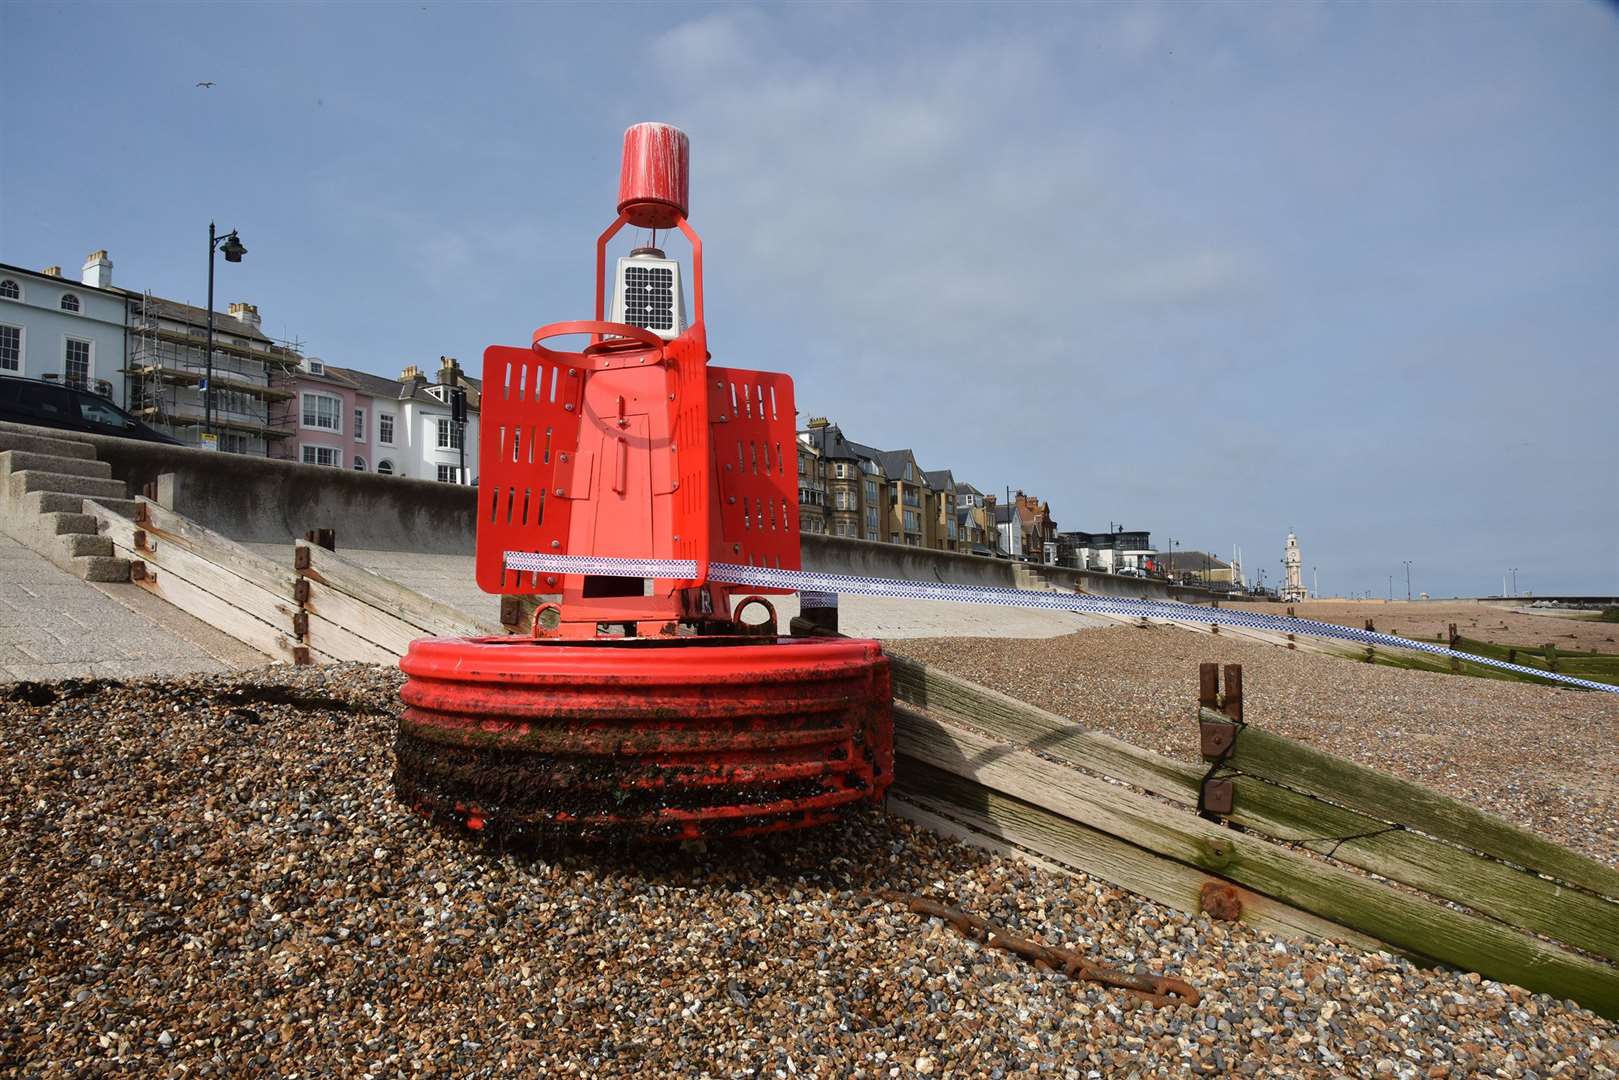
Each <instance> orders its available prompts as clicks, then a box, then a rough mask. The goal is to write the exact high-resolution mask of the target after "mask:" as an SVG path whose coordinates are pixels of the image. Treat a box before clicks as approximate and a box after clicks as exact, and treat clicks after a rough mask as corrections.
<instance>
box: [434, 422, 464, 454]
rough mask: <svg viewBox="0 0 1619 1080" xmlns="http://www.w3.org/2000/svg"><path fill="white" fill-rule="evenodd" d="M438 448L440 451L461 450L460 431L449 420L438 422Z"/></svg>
mask: <svg viewBox="0 0 1619 1080" xmlns="http://www.w3.org/2000/svg"><path fill="white" fill-rule="evenodd" d="M438 448H439V449H440V450H459V449H461V429H460V428H459V427H457V426H456V425H455V424H454V423H452V422H451V421H449V420H440V421H439V422H438Z"/></svg>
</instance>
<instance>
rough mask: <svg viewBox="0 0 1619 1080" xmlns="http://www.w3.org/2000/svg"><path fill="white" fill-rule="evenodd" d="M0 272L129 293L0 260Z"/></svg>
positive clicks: (110, 291)
mask: <svg viewBox="0 0 1619 1080" xmlns="http://www.w3.org/2000/svg"><path fill="white" fill-rule="evenodd" d="M0 273H6V274H26V275H27V276H28V277H31V278H33V279H34V280H35V281H53V282H56V283H57V284H60V285H64V286H67V287H68V288H73V289H88V290H89V291H91V292H98V293H106V294H107V295H108V296H117V297H124V296H128V295H129V290H128V289H119V288H111V289H103V288H102V287H101V286H100V285H86V284H85V283H84V282H82V281H78V280H76V279H74V278H70V277H56V276H55V275H52V274H42V273H40V272H39V271H38V270H30V269H28V267H26V266H17V265H15V264H13V263H5V262H0Z"/></svg>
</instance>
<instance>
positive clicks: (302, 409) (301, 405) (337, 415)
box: [298, 390, 343, 435]
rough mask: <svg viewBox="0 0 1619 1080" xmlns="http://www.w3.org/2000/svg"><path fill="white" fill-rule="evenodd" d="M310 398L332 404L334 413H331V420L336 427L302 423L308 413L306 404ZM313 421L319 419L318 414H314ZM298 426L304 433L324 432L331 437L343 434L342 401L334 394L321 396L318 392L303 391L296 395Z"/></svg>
mask: <svg viewBox="0 0 1619 1080" xmlns="http://www.w3.org/2000/svg"><path fill="white" fill-rule="evenodd" d="M310 398H324V399H326V400H327V401H330V402H333V403H334V404H333V410H334V411H333V414H332V417H333V420H334V421H335V425H336V426H334V427H325V426H324V425H321V424H307V423H305V422H304V417H305V416H306V415H308V412H309V410H308V404H309V399H310ZM315 419H317V420H318V419H320V414H319V413H318V412H317V413H316V414H315ZM298 426H299V427H300V428H302V429H303V430H305V431H325V432H328V433H330V434H332V435H342V434H343V399H342V398H340V397H338V396H337V395H336V394H322V393H319V392H318V391H314V390H304V391H302V392H301V393H300V394H299V395H298Z"/></svg>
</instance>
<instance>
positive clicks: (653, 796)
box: [394, 124, 894, 840]
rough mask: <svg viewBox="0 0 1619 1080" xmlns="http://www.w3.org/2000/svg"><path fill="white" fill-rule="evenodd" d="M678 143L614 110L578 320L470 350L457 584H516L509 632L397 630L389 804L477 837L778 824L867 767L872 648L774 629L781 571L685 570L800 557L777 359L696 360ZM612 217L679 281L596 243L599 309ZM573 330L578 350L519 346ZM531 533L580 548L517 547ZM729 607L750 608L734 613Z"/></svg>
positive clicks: (671, 132) (877, 678) (878, 779)
mask: <svg viewBox="0 0 1619 1080" xmlns="http://www.w3.org/2000/svg"><path fill="white" fill-rule="evenodd" d="M688 155H689V151H688V143H687V140H686V136H685V134H684V133H683V132H681V131H680V130H679V129H678V128H674V127H671V126H669V125H668V124H637V125H636V126H634V127H632V128H630V129H629V131H628V132H626V133H625V137H624V169H623V173H622V174H621V176H620V187H619V216H618V220H616V221H614V222H613V224H612V225H611V226H609V227H608V228H607V230H606V231H605V232H603V233H602V234H601V235H600V236H598V237H597V239H596V310H595V318H594V319H589V320H576V321H571V322H561V323H551V324H548V325H546V326H542V327H540V328H539V329H538V330H536V331H535V332H534V335H533V338H532V341H531V343H530V344H528V345H520V346H501V345H494V346H490V347H489V348H488V349H487V350H485V352H484V367H483V377H484V388H485V389H484V393H483V395H482V398H481V404H480V409H481V414H480V423H481V425H482V431H483V436H482V438H481V440H480V448H479V458H478V461H479V488H478V493H477V494H478V500H477V515H478V551H477V578H478V584H479V586H480V587H481V588H483V590H484V591H485V592H489V593H494V594H499V595H500V596H501V597H502V598H503V600H506V599H509V600H513V601H519V604H518V606H519V608H521V607H522V603H523V602H528V603H532V604H533V605H535V606H534V607H533V609H532V611H533V614H532V617H530V618H526V619H520V620H519V621H520V623H521V627H520V628H519V634H518V635H514V636H512V637H506V638H465V639H462V638H422V639H420V640H417V641H414V642H412V643H411V645H410V651H409V652H408V654H407V655H406V656H405V658H404V659H403V660H402V661H401V663H400V667H401V668H402V669H403V670H404V672H405V675H406V677H407V678H406V682H405V685H404V688H403V689H402V690H401V691H400V696H401V697H402V698H403V699H404V701H405V706H406V708H405V712H404V715H403V717H402V718H401V719H400V722H399V731H398V737H397V742H396V744H395V747H396V756H397V767H396V769H395V772H394V786H395V790H396V791H397V792H398V793H399V796H400V797H401V798H402V799H403V800H404V801H405V802H407V803H408V804H409V805H411V806H413V807H415V808H417V809H419V810H422V811H424V812H425V813H427V814H428V815H429V816H430V817H435V818H448V819H451V820H455V821H459V822H460V823H462V824H463V825H465V826H466V827H467V828H470V829H474V830H478V831H480V832H481V833H482V834H483V835H484V836H494V837H497V838H505V837H510V836H524V835H538V836H551V837H562V838H573V837H581V836H583V837H601V836H614V835H616V836H635V837H641V838H661V839H670V840H688V839H696V838H699V837H707V836H715V835H725V836H737V835H748V834H752V833H761V832H773V831H776V830H780V829H795V828H803V827H806V826H813V825H819V824H822V823H825V822H827V821H830V820H832V819H833V818H834V817H835V816H836V815H837V814H838V813H839V812H840V811H844V810H847V809H849V808H852V807H855V806H857V805H859V804H869V803H874V802H878V801H880V800H881V799H882V796H883V793H884V792H885V791H886V790H887V788H888V785H889V781H890V779H891V774H892V770H893V753H894V752H893V715H892V713H893V695H892V690H891V687H890V683H889V666H888V660H887V659H886V658H885V657H884V656H883V651H882V646H881V645H880V644H879V643H877V642H875V641H861V640H852V639H849V638H837V637H823V636H816V637H791V636H789V637H783V636H781V635H780V634H779V633H778V631H777V626H776V616H775V609H774V608H773V607H772V606H771V605H770V603H769V601H768V600H766V599H765V598H764V597H765V595H769V594H776V593H781V592H790V591H791V590H790V589H786V588H783V587H780V586H776V587H772V588H751V587H750V588H747V589H743V588H742V587H741V586H738V585H731V584H726V583H723V582H718V581H713V580H710V579H709V566H710V564H711V562H716V561H717V562H725V563H739V564H743V565H748V566H756V567H761V568H763V567H768V568H770V569H773V570H779V571H788V572H790V571H794V570H798V569H800V568H801V566H802V564H803V558H802V551H801V549H800V542H799V535H800V526H799V520H798V486H797V480H798V477H797V472H796V469H795V465H796V454H795V452H794V447H795V446H796V435H795V420H796V417H797V411H796V409H795V407H794V401H793V383H792V379H791V378H790V377H788V376H787V375H785V374H781V373H779V372H765V371H751V370H745V369H741V368H730V367H718V366H714V365H711V364H710V363H709V353H708V337H707V329H706V324H705V322H704V318H703V257H702V253H703V245H702V237H701V236H699V235H698V233H697V230H696V229H694V228H693V227H692V225H691V223H690V222H688V221H687V220H686V217H685V214H686V203H687V196H686V184H687V161H688ZM627 225H636V226H639V227H642V228H658V229H670V228H678V229H679V230H680V232H681V234H682V235H683V236H684V237H685V238H686V239H687V240H688V241H690V243H691V263H690V267H689V269H690V278H689V279H687V278H685V277H684V275H683V273H682V271H683V270H684V269H685V268H683V267H682V266H681V265H680V264H679V263H678V262H677V261H676V260H673V259H667V258H663V257H661V255H660V256H658V257H655V258H654V257H649V256H648V253H646V252H638V253H637V254H636V255H633V256H631V257H628V258H621V259H619V260H618V268H617V271H616V273H615V275H614V277H613V280H612V283H611V285H612V287H611V294H612V295H614V296H615V297H619V298H623V297H627V296H633V297H634V303H633V304H631V303H628V302H623V303H620V302H619V301H615V306H616V307H617V309H618V310H619V311H620V313H621V317H622V318H624V319H626V320H630V321H625V322H619V321H606V315H605V307H606V302H605V301H606V297H607V296H608V295H609V288H608V279H607V245H608V243H609V242H610V241H611V240H612V239H613V237H614V236H616V235H617V234H618V233H619V232H620V231H622V230H623V229H624V228H625V227H626V226H627ZM688 280H689V282H690V286H691V296H692V313H693V318H692V319H691V320H690V321H689V322H688V321H686V319H685V318H684V306H683V302H682V296H683V295H684V294H683V292H682V289H683V285H684V283H685V282H686V281H688ZM632 313H633V314H632ZM581 334H588V335H590V336H591V337H592V339H593V340H592V342H591V343H590V344H589V345H587V346H585V347H584V348H583V349H582V350H580V351H572V352H570V351H564V350H560V349H557V348H553V347H551V346H550V345H547V344H545V343H546V342H548V341H550V340H551V339H553V338H556V337H562V336H567V335H581ZM537 555H538V556H547V555H557V556H583V557H585V558H588V559H590V560H605V561H606V565H605V566H597V567H595V568H593V569H591V570H585V569H583V568H580V569H576V570H573V569H568V568H567V567H566V566H563V567H560V568H558V569H557V570H556V572H550V573H543V572H539V571H536V570H532V569H521V568H520V567H521V566H522V565H523V564H525V563H527V562H528V561H529V560H531V559H532V558H533V557H534V556H537ZM514 557H515V558H514ZM616 560H622V561H616ZM636 563H640V564H642V566H643V567H644V568H646V569H645V572H650V573H652V574H654V575H658V574H659V571H660V570H661V571H665V572H666V573H673V574H674V576H672V577H671V576H652V577H647V576H644V573H643V571H640V570H636V569H635V564H636ZM616 570H622V571H623V572H622V573H619V572H615V571H616ZM503 607H504V605H503ZM752 608H763V610H764V612H765V615H766V621H765V622H757V621H755V622H745V621H744V620H743V619H742V618H741V617H740V615H741V613H742V612H743V611H746V610H749V609H752ZM523 631H526V634H524V633H523Z"/></svg>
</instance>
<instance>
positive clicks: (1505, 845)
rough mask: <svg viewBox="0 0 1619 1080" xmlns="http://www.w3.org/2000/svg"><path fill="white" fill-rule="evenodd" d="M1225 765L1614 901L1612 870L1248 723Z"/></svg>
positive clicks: (1617, 877)
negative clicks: (1402, 825)
mask: <svg viewBox="0 0 1619 1080" xmlns="http://www.w3.org/2000/svg"><path fill="white" fill-rule="evenodd" d="M1203 717H1204V719H1207V720H1214V719H1219V720H1222V721H1223V720H1224V719H1225V718H1224V717H1222V716H1220V715H1219V714H1218V713H1215V712H1214V711H1213V710H1204V712H1203ZM1227 760H1228V762H1229V763H1230V765H1231V766H1232V767H1233V768H1235V769H1238V770H1240V771H1242V772H1244V773H1247V774H1248V775H1250V776H1257V777H1261V778H1263V779H1265V780H1269V781H1271V782H1272V783H1275V784H1280V785H1282V786H1284V787H1289V788H1292V789H1294V790H1295V791H1302V792H1305V793H1307V794H1311V795H1315V796H1317V797H1319V798H1322V799H1327V800H1329V801H1332V802H1336V803H1339V804H1340V805H1343V806H1346V807H1349V808H1350V809H1353V810H1359V811H1361V812H1362V813H1365V814H1368V815H1370V816H1372V817H1375V818H1378V819H1379V820H1383V821H1398V822H1400V823H1401V824H1404V825H1406V826H1409V827H1410V828H1413V829H1418V830H1420V831H1422V832H1425V833H1427V834H1428V835H1430V836H1436V837H1438V838H1440V839H1441V840H1447V841H1449V842H1450V843H1453V844H1457V845H1459V846H1461V847H1464V848H1468V849H1469V850H1472V851H1481V852H1483V853H1485V854H1486V855H1493V856H1495V857H1496V858H1498V859H1504V860H1506V861H1507V862H1510V863H1514V864H1516V865H1518V866H1524V867H1527V868H1529V869H1530V870H1534V871H1536V872H1538V873H1542V874H1546V875H1547V876H1549V877H1554V878H1558V879H1559V880H1562V881H1566V882H1569V883H1570V884H1574V885H1579V886H1582V887H1583V888H1587V889H1590V890H1592V891H1593V892H1596V893H1600V894H1601V895H1603V896H1607V897H1611V898H1614V899H1619V870H1615V869H1613V868H1612V867H1608V866H1604V865H1602V864H1601V863H1598V862H1596V861H1595V860H1593V859H1587V858H1585V857H1584V856H1582V855H1578V854H1576V853H1575V852H1572V851H1569V850H1568V849H1567V848H1564V847H1559V846H1558V845H1556V844H1554V843H1552V842H1551V841H1549V840H1545V839H1543V838H1541V837H1539V836H1536V835H1535V834H1534V833H1531V832H1529V831H1528V830H1527V829H1522V828H1519V827H1518V826H1516V825H1513V824H1512V823H1511V822H1508V821H1504V820H1502V819H1501V818H1498V817H1496V816H1495V815H1493V814H1487V813H1485V812H1484V811H1482V810H1478V809H1475V808H1474V807H1471V806H1468V805H1467V804H1466V803H1463V802H1459V801H1457V800H1456V799H1452V798H1450V797H1449V796H1447V795H1441V794H1440V793H1439V792H1437V791H1433V790H1431V789H1429V788H1425V787H1422V786H1421V785H1420V784H1413V783H1411V782H1410V781H1409V780H1402V779H1400V778H1399V777H1396V776H1390V775H1388V774H1387V773H1382V772H1378V771H1377V770H1375V769H1368V768H1367V767H1366V766H1364V765H1358V764H1356V763H1355V762H1352V761H1348V760H1346V759H1344V758H1341V757H1337V756H1336V755H1333V754H1329V753H1327V752H1325V751H1323V750H1317V749H1316V748H1315V747H1313V746H1308V745H1306V744H1304V743H1301V742H1295V741H1294V740H1292V739H1287V738H1283V737H1282V736H1280V735H1276V734H1273V733H1271V732H1268V731H1265V730H1264V729H1263V728H1259V727H1256V726H1254V725H1252V724H1250V725H1248V726H1247V727H1246V728H1244V729H1243V731H1242V734H1241V735H1240V736H1239V737H1238V738H1237V745H1236V748H1235V750H1234V751H1233V752H1232V755H1231V757H1230V758H1228V759H1227Z"/></svg>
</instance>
